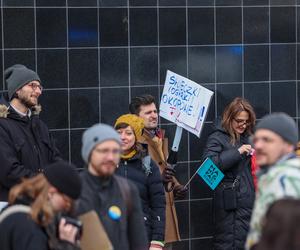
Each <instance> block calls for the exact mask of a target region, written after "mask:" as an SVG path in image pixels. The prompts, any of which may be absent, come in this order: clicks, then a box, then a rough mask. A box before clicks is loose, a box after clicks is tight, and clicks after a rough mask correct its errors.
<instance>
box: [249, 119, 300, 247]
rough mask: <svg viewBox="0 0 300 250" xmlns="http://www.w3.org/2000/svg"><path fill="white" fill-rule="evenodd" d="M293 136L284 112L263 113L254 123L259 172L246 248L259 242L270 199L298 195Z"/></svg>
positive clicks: (298, 170)
mask: <svg viewBox="0 0 300 250" xmlns="http://www.w3.org/2000/svg"><path fill="white" fill-rule="evenodd" d="M297 140H298V129H297V125H296V123H295V121H294V120H293V119H292V117H290V116H288V115H287V114H285V113H273V114H271V115H267V116H265V117H263V119H262V120H261V121H260V122H259V123H258V124H257V126H256V131H255V134H254V138H253V144H254V148H255V153H256V162H257V164H258V165H259V166H260V172H259V173H258V176H259V182H258V191H257V194H256V200H255V205H254V210H253V213H252V218H251V223H250V231H249V233H248V237H247V242H246V249H247V250H249V249H251V250H254V249H255V247H256V245H257V243H258V242H259V239H260V236H261V230H262V226H263V223H264V219H265V214H266V211H267V210H268V208H269V206H270V205H271V204H272V203H273V202H274V201H276V200H279V199H282V198H284V197H292V198H295V199H300V159H299V158H297V157H296V154H295V148H296V145H297ZM287 212H288V211H287Z"/></svg>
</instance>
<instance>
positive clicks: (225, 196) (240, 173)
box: [203, 128, 255, 250]
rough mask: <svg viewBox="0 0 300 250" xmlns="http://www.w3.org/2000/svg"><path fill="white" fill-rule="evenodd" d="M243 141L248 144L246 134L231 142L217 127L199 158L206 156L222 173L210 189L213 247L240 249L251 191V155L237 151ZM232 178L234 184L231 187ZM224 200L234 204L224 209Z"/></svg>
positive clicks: (220, 249) (252, 200)
mask: <svg viewBox="0 0 300 250" xmlns="http://www.w3.org/2000/svg"><path fill="white" fill-rule="evenodd" d="M243 144H249V142H248V136H243V135H242V136H241V138H240V141H239V142H238V143H236V145H235V146H232V144H231V143H230V136H229V134H228V133H226V132H225V131H224V130H223V129H222V128H217V129H216V131H214V132H213V133H212V134H211V135H210V136H209V138H208V141H207V145H206V148H205V150H204V155H203V160H204V159H205V158H206V157H210V158H211V159H212V161H213V162H214V163H215V164H216V165H217V166H218V167H219V168H220V169H221V171H222V172H223V173H224V175H225V177H224V179H223V180H222V182H221V183H220V184H219V185H218V187H217V188H216V189H215V192H214V200H213V203H214V224H215V232H214V250H237V249H239V250H242V249H244V244H245V240H246V236H247V232H248V229H249V221H250V218H251V212H252V207H253V203H254V199H255V191H254V183H253V178H252V175H251V158H250V156H246V155H241V154H240V153H239V151H238V148H239V147H240V146H241V145H243ZM235 180H236V181H235ZM234 181H235V182H236V184H235V187H234V188H233V189H232V185H233V182H234ZM224 190H225V191H224ZM228 190H229V192H228ZM231 190H234V194H233V193H232V192H231ZM234 196H236V199H234ZM225 203H226V204H229V205H230V206H232V205H233V207H235V208H231V209H228V207H225ZM234 203H236V204H235V206H234Z"/></svg>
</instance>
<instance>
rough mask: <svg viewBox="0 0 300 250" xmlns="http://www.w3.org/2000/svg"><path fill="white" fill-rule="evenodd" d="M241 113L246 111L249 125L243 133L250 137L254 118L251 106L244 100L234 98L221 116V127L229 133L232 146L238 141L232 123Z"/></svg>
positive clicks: (238, 137) (238, 136) (237, 135)
mask: <svg viewBox="0 0 300 250" xmlns="http://www.w3.org/2000/svg"><path fill="white" fill-rule="evenodd" d="M242 111H246V112H247V113H248V114H249V125H248V126H247V128H246V131H245V132H246V133H247V134H249V135H250V134H252V133H253V129H254V126H255V120H256V116H255V113H254V110H253V108H252V106H251V104H250V103H249V102H248V101H247V100H246V99H244V98H241V97H236V98H235V99H234V100H233V101H232V102H231V103H229V104H228V105H227V106H226V108H225V109H224V112H223V115H222V127H223V128H224V129H225V130H226V132H227V133H229V135H230V137H231V143H232V144H233V145H234V144H235V143H236V141H238V140H239V139H240V135H239V134H238V133H236V132H235V131H234V129H233V127H232V121H233V120H234V118H235V117H236V116H237V115H238V114H239V113H240V112H242Z"/></svg>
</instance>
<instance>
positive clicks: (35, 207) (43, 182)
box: [8, 174, 54, 226]
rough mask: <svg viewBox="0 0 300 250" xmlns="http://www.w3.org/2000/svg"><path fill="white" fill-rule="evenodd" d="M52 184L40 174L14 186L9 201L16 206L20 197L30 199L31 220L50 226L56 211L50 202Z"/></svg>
mask: <svg viewBox="0 0 300 250" xmlns="http://www.w3.org/2000/svg"><path fill="white" fill-rule="evenodd" d="M49 187H50V184H49V182H48V181H47V179H46V177H45V176H44V175H43V174H38V175H37V176H34V177H32V178H29V179H24V180H23V181H22V182H21V183H20V184H18V185H16V186H14V187H13V188H12V189H11V190H10V192H9V197H8V201H9V203H10V204H14V203H15V201H16V200H17V199H18V198H20V197H28V198H30V199H32V200H33V202H32V203H31V205H30V206H31V218H32V219H33V220H34V221H35V222H36V223H37V224H39V225H43V226H46V225H48V224H49V223H50V222H51V220H52V219H53V216H54V211H53V209H52V207H51V206H50V203H49V201H48V190H49Z"/></svg>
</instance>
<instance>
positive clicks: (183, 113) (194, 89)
mask: <svg viewBox="0 0 300 250" xmlns="http://www.w3.org/2000/svg"><path fill="white" fill-rule="evenodd" d="M213 94H214V93H213V92H212V91H211V90H209V89H206V88H204V87H202V86H201V85H199V84H197V83H196V82H194V81H192V80H189V79H188V78H185V77H183V76H180V75H178V74H176V73H174V72H172V71H169V70H168V71H167V75H166V81H165V86H164V90H163V93H162V97H161V102H160V108H159V109H160V112H159V115H160V116H161V117H163V118H165V119H167V120H169V121H171V122H174V123H176V124H177V125H178V126H180V127H182V128H184V129H186V130H188V131H189V132H191V133H193V134H195V135H197V136H198V137H199V136H200V133H201V130H202V127H203V123H204V120H205V118H206V115H207V111H208V107H209V104H210V101H211V98H212V96H213Z"/></svg>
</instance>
